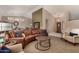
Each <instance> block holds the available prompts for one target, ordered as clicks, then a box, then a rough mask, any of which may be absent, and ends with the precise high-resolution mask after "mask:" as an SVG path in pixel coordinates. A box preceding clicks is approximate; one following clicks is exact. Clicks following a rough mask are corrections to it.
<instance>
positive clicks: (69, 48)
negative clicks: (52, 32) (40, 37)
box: [24, 36, 79, 53]
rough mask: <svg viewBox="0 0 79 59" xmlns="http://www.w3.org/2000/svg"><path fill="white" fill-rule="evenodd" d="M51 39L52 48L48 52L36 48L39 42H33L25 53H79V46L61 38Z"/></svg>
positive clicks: (26, 48)
mask: <svg viewBox="0 0 79 59" xmlns="http://www.w3.org/2000/svg"><path fill="white" fill-rule="evenodd" d="M50 38H51V47H50V49H48V50H46V51H41V50H38V49H36V48H35V44H36V43H37V41H33V42H31V43H30V44H28V45H27V46H26V47H25V49H24V52H25V53H79V44H77V45H76V46H74V45H72V44H71V43H69V42H66V41H64V40H62V39H60V38H57V37H53V36H50Z"/></svg>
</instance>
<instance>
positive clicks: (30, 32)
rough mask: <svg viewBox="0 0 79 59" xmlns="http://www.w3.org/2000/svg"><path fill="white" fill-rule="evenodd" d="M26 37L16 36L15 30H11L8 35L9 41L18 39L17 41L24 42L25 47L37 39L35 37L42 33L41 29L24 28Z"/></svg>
mask: <svg viewBox="0 0 79 59" xmlns="http://www.w3.org/2000/svg"><path fill="white" fill-rule="evenodd" d="M23 33H24V35H25V37H15V32H14V31H10V32H9V34H8V35H7V34H6V35H7V36H8V38H7V39H8V41H9V42H11V41H14V40H15V41H16V43H22V47H23V48H24V47H25V46H26V45H27V44H29V43H30V42H32V41H34V40H35V37H36V36H38V35H40V30H39V29H25V30H23Z"/></svg>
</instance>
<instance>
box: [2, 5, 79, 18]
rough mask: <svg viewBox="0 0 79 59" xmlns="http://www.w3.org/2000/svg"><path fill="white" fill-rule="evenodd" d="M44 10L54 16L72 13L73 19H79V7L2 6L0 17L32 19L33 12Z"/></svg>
mask: <svg viewBox="0 0 79 59" xmlns="http://www.w3.org/2000/svg"><path fill="white" fill-rule="evenodd" d="M39 8H44V9H46V10H47V11H48V12H50V13H51V14H52V15H53V14H54V13H55V12H64V11H68V12H70V17H71V18H72V19H79V5H0V16H26V17H30V18H31V17H32V12H33V11H34V10H37V9H39Z"/></svg>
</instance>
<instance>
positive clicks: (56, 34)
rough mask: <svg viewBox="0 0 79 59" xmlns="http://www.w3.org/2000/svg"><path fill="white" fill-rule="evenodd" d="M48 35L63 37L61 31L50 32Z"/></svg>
mask: <svg viewBox="0 0 79 59" xmlns="http://www.w3.org/2000/svg"><path fill="white" fill-rule="evenodd" d="M48 35H50V36H55V37H59V38H61V33H54V32H53V33H49V34H48Z"/></svg>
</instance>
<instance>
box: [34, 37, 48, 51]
mask: <svg viewBox="0 0 79 59" xmlns="http://www.w3.org/2000/svg"><path fill="white" fill-rule="evenodd" d="M36 40H37V43H36V45H35V48H36V49H38V50H41V51H45V50H48V49H49V48H50V38H49V37H48V36H38V37H36Z"/></svg>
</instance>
